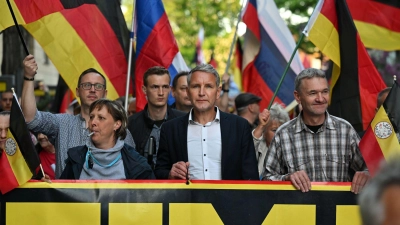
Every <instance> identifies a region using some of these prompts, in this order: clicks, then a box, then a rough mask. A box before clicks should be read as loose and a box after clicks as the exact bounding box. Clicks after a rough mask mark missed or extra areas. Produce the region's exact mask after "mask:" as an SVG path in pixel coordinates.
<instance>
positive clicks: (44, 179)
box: [40, 174, 51, 184]
mask: <svg viewBox="0 0 400 225" xmlns="http://www.w3.org/2000/svg"><path fill="white" fill-rule="evenodd" d="M40 180H41V181H42V182H47V183H49V184H51V180H50V177H49V175H47V174H45V175H44V177H42V178H41V179H40Z"/></svg>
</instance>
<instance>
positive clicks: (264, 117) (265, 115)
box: [258, 109, 270, 127]
mask: <svg viewBox="0 0 400 225" xmlns="http://www.w3.org/2000/svg"><path fill="white" fill-rule="evenodd" d="M269 116H270V112H269V110H268V109H264V110H263V111H262V112H261V113H260V114H258V122H259V123H258V125H261V126H263V127H265V126H266V125H267V123H268V120H269Z"/></svg>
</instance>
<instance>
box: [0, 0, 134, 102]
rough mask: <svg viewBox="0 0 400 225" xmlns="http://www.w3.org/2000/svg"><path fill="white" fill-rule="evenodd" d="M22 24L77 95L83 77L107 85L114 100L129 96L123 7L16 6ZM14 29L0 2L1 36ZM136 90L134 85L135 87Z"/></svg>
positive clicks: (89, 1)
mask: <svg viewBox="0 0 400 225" xmlns="http://www.w3.org/2000/svg"><path fill="white" fill-rule="evenodd" d="M10 3H11V5H12V7H13V10H14V13H15V15H16V18H17V21H18V23H19V24H21V25H23V27H24V28H25V29H27V30H28V31H29V33H30V34H31V35H32V36H33V37H34V38H35V39H36V40H37V41H38V42H39V44H40V45H41V46H42V47H43V49H44V51H45V52H46V54H47V55H48V56H49V58H50V59H51V60H52V62H53V64H54V65H55V67H56V68H57V70H58V71H59V73H60V74H61V76H62V77H63V78H64V80H65V82H66V83H67V84H68V86H69V88H70V89H71V90H75V88H76V87H77V82H78V77H79V75H80V74H81V73H82V71H84V70H86V69H88V68H95V69H96V70H98V71H99V72H100V73H102V74H104V75H105V77H106V80H107V89H108V96H107V97H108V98H110V99H116V98H118V97H119V96H123V95H125V89H126V87H125V86H126V72H127V59H126V52H124V50H127V48H125V47H124V46H128V39H129V31H128V29H127V26H126V23H125V20H124V18H123V15H122V12H121V8H120V5H119V1H96V0H79V1H78V0H40V1H35V0H10ZM12 25H14V23H13V21H12V17H11V14H10V12H9V9H8V7H7V4H6V1H0V31H2V30H4V29H6V28H7V27H10V26H12ZM131 87H132V85H131Z"/></svg>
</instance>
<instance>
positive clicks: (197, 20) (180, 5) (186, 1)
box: [164, 0, 241, 70]
mask: <svg viewBox="0 0 400 225" xmlns="http://www.w3.org/2000/svg"><path fill="white" fill-rule="evenodd" d="M164 6H165V8H166V12H167V14H168V17H169V20H170V22H171V26H172V29H173V31H174V34H175V38H176V40H177V42H178V45H179V49H180V51H181V53H182V55H183V57H184V59H185V60H186V62H187V63H188V65H192V66H193V64H192V61H193V57H194V54H195V45H196V41H197V36H198V32H199V30H200V28H201V27H203V28H204V31H205V40H204V42H203V51H204V55H205V58H206V61H208V60H209V59H210V56H211V52H212V50H213V49H214V53H215V58H216V60H217V61H218V63H219V70H223V69H224V68H221V67H223V64H224V62H226V60H227V58H228V54H229V47H230V43H231V42H232V37H233V36H231V35H230V34H231V33H232V34H233V31H234V30H235V26H236V23H237V17H238V13H239V11H240V7H241V6H240V4H239V1H238V0H203V1H194V0H167V1H164Z"/></svg>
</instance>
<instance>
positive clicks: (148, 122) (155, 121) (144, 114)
mask: <svg viewBox="0 0 400 225" xmlns="http://www.w3.org/2000/svg"><path fill="white" fill-rule="evenodd" d="M170 82H171V76H170V74H169V71H168V70H167V69H165V68H164V67H161V66H155V67H151V68H150V69H148V70H147V71H146V72H145V73H144V75H143V84H144V85H143V86H142V91H143V93H144V94H145V95H146V97H147V104H146V106H145V108H144V110H142V111H140V112H139V113H136V114H134V115H133V116H130V117H129V120H128V129H129V131H130V132H131V133H132V136H133V139H134V140H135V143H136V150H137V151H138V152H139V153H140V154H141V155H143V156H144V157H146V158H147V159H149V163H150V164H153V165H155V162H156V157H155V156H154V157H152V156H151V153H152V152H153V155H155V154H156V152H157V150H158V143H159V140H160V130H161V125H162V124H163V123H164V122H165V121H167V120H171V119H173V118H176V117H179V116H183V115H185V113H184V112H180V111H178V110H175V109H172V108H170V107H169V106H168V104H167V101H168V94H169V92H170ZM151 137H152V138H151ZM150 142H153V143H150ZM152 146H154V147H153V148H152ZM149 148H152V149H149ZM149 152H150V154H149Z"/></svg>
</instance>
